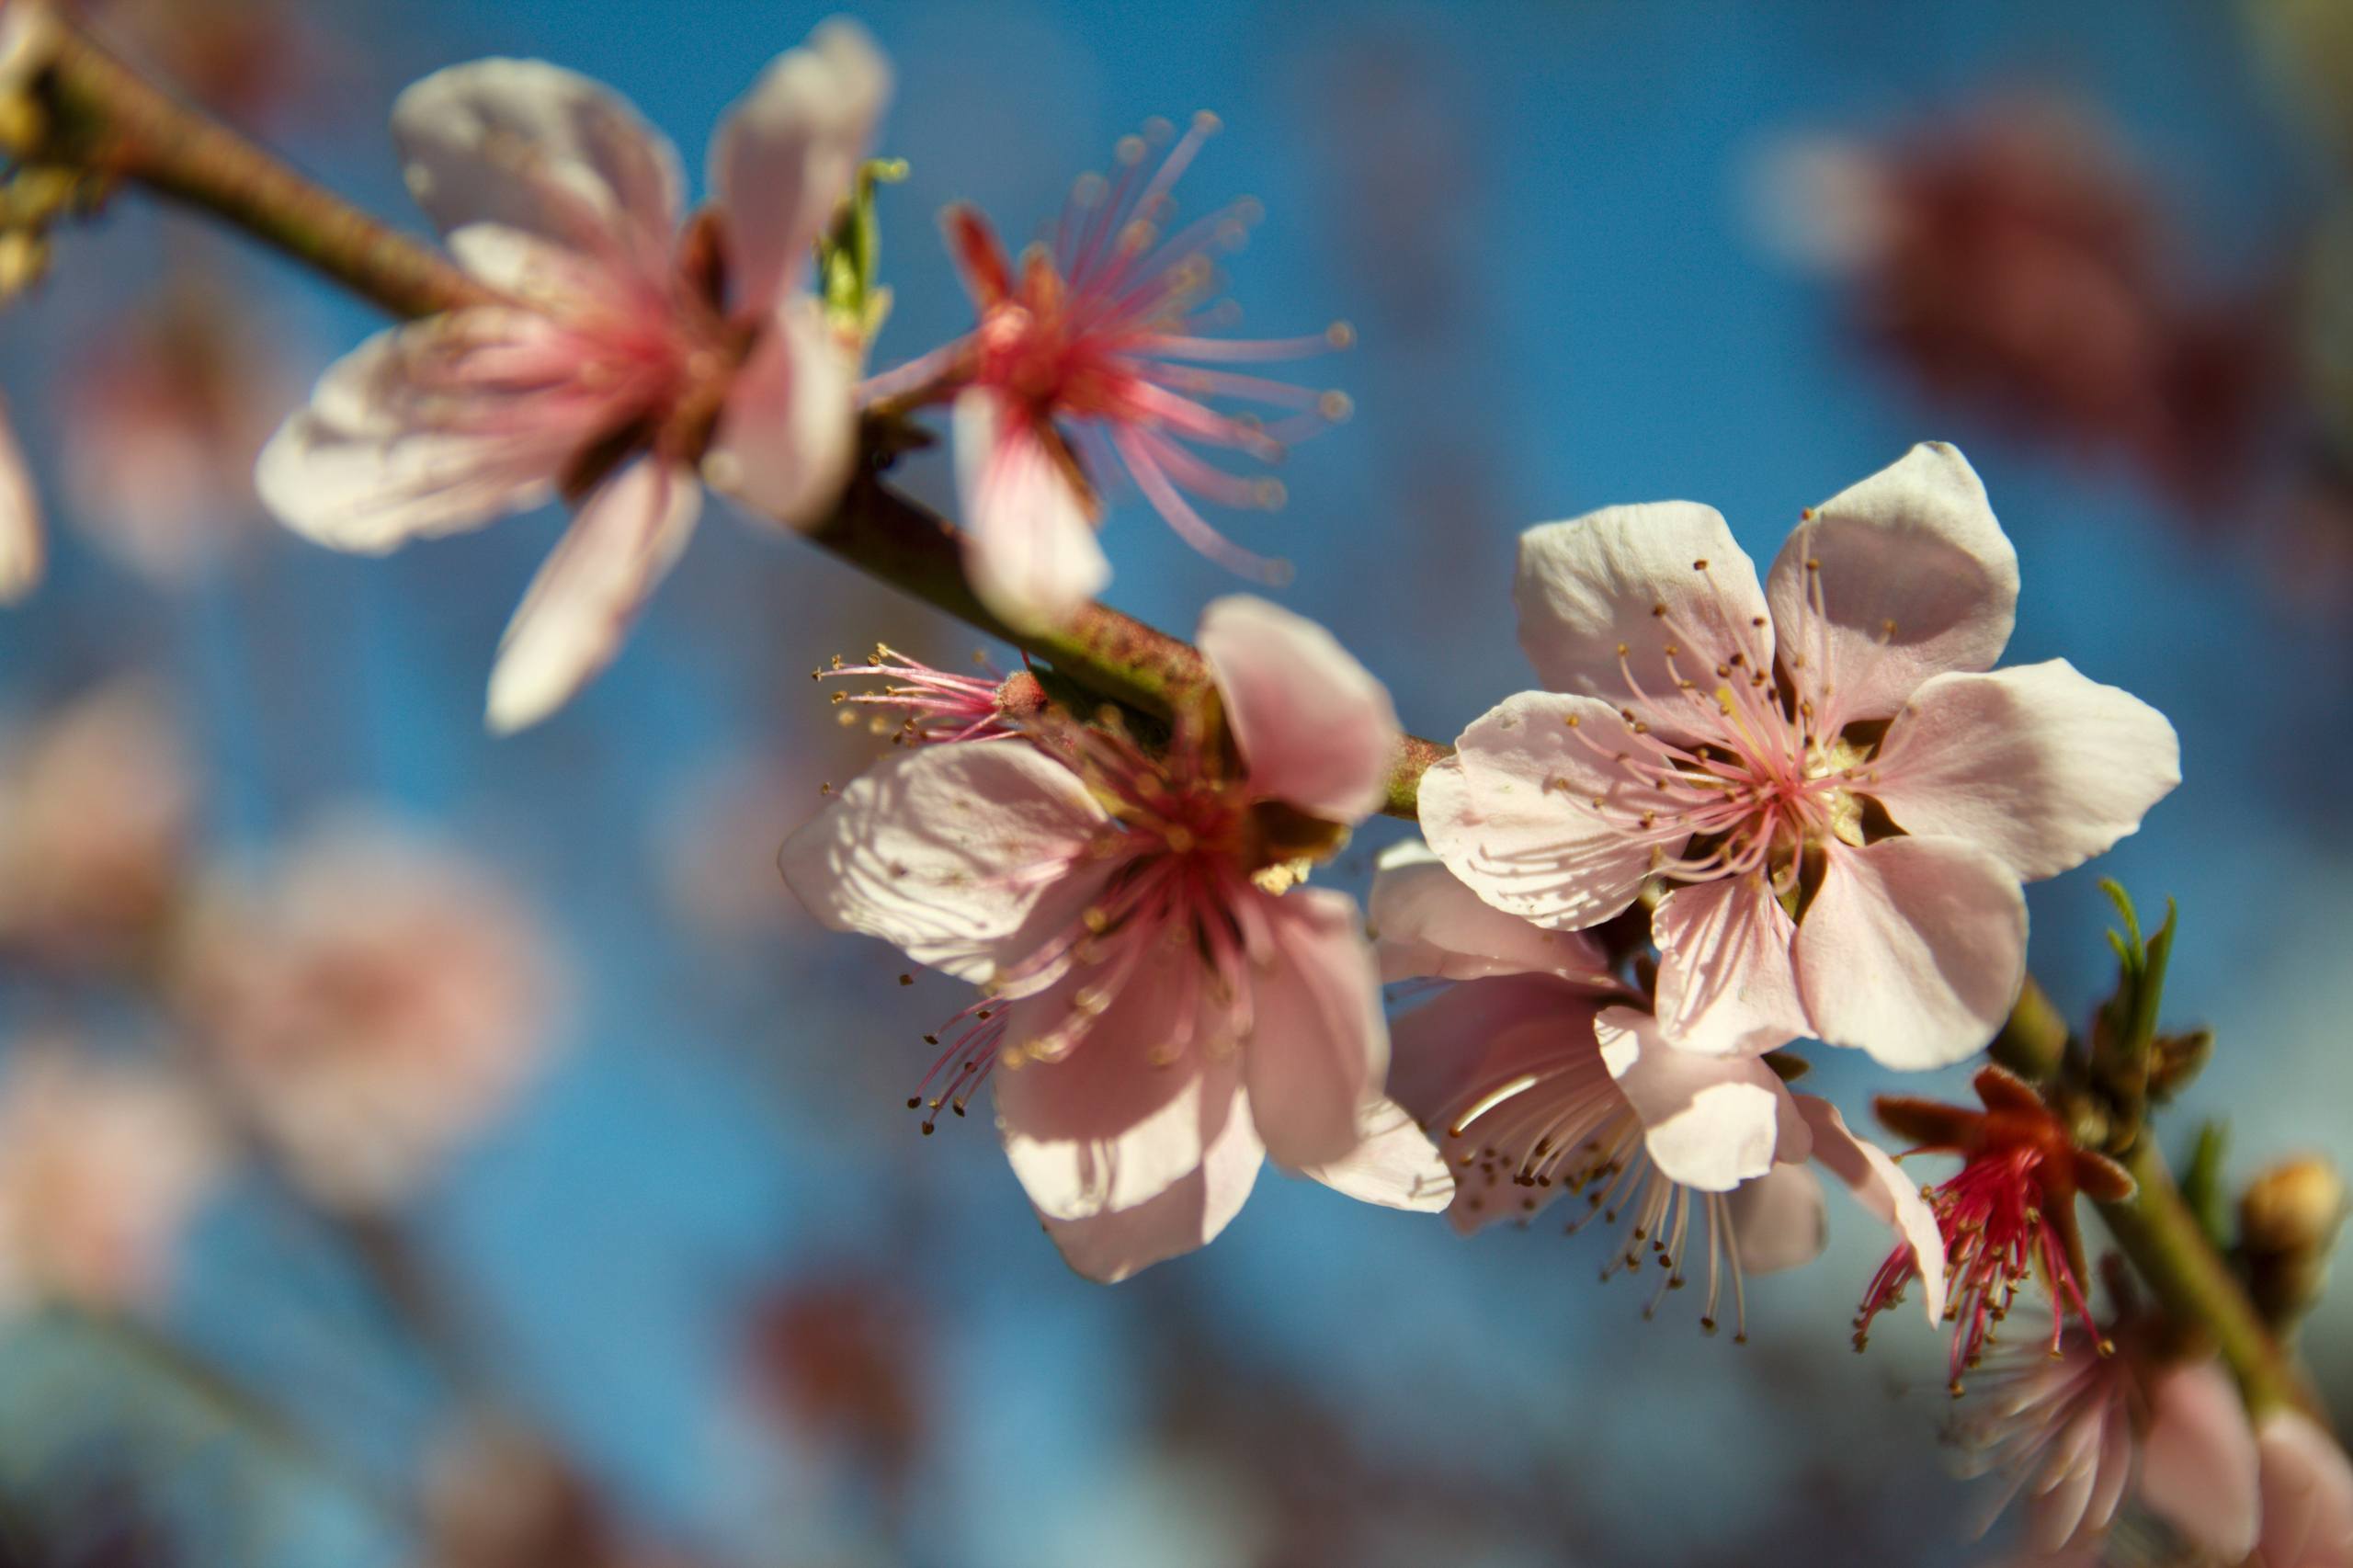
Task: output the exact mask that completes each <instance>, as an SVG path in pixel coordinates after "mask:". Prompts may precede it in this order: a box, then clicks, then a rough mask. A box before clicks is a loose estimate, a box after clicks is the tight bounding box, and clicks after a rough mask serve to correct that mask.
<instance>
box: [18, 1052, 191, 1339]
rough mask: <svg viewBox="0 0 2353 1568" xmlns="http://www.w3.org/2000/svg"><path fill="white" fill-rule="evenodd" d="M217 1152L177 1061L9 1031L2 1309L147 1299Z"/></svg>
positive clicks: (108, 1305)
mask: <svg viewBox="0 0 2353 1568" xmlns="http://www.w3.org/2000/svg"><path fill="white" fill-rule="evenodd" d="M222 1153H223V1145H222V1140H221V1138H220V1137H219V1135H218V1131H217V1129H216V1128H215V1126H214V1124H213V1122H212V1121H211V1119H210V1118H209V1117H208V1116H207V1115H206V1113H205V1108H204V1106H203V1103H202V1101H201V1100H200V1099H199V1097H198V1096H196V1095H195V1094H194V1093H193V1092H192V1091H191V1090H190V1089H189V1087H188V1085H186V1084H184V1083H183V1082H181V1080H179V1079H178V1078H176V1077H175V1076H173V1075H172V1074H168V1073H165V1072H163V1071H161V1070H160V1069H157V1068H153V1067H149V1066H143V1065H132V1064H130V1063H115V1062H97V1061H92V1060H89V1059H87V1058H85V1057H82V1056H79V1055H77V1054H75V1053H74V1051H70V1050H69V1049H67V1048H66V1047H64V1046H63V1045H61V1044H59V1043H58V1042H56V1041H53V1040H27V1041H23V1042H20V1043H19V1044H17V1046H16V1047H15V1048H14V1049H13V1050H12V1051H11V1053H10V1055H9V1058H8V1061H7V1064H6V1068H5V1069H0V1311H20V1310H23V1309H25V1308H28V1307H31V1306H34V1305H38V1304H40V1303H41V1302H44V1301H65V1302H69V1303H71V1304H73V1305H74V1306H78V1307H84V1308H87V1309H89V1310H92V1311H97V1312H114V1311H120V1310H124V1309H127V1308H132V1307H138V1306H142V1305H151V1304H153V1303H154V1302H155V1301H157V1300H158V1299H159V1298H161V1296H162V1295H163V1293H164V1292H165V1290H166V1289H168V1287H169V1284H170V1276H171V1267H172V1255H173V1251H174V1248H175V1246H176V1242H177V1240H178V1237H179V1234H180V1232H181V1231H182V1229H183V1228H184V1227H185V1226H186V1224H187V1223H188V1219H189V1217H190V1216H191V1215H192V1214H193V1213H194V1211H195V1210H196V1209H197V1207H198V1205H199V1204H200V1203H201V1202H202V1201H203V1200H204V1198H205V1196H206V1194H207V1193H208V1192H209V1190H210V1187H211V1186H212V1183H213V1181H214V1178H215V1177H216V1176H218V1175H219V1174H220V1172H221V1169H222Z"/></svg>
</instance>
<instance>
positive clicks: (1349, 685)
mask: <svg viewBox="0 0 2353 1568" xmlns="http://www.w3.org/2000/svg"><path fill="white" fill-rule="evenodd" d="M1195 641H1196V642H1198V643H1199V647H1200V650H1201V657H1202V658H1203V659H1204V660H1206V661H1207V662H1208V664H1209V667H1210V675H1211V677H1212V678H1214V679H1215V680H1216V682H1217V688H1218V695H1219V696H1220V697H1222V699H1224V703H1225V718H1226V722H1227V723H1229V724H1231V725H1232V726H1233V736H1234V740H1235V742H1236V743H1237V744H1239V745H1240V747H1241V749H1242V760H1243V763H1244V765H1245V767H1246V768H1247V769H1248V774H1249V781H1250V792H1251V793H1252V794H1253V795H1255V796H1257V797H1259V798H1260V799H1268V798H1271V799H1275V800H1280V801H1288V802H1290V804H1291V805H1294V806H1297V807H1298V808H1299V809H1300V810H1301V811H1303V812H1309V813H1310V814H1311V815H1314V816H1319V817H1324V818H1326V819H1328V820H1329V821H1332V822H1338V823H1356V822H1359V821H1361V820H1363V819H1364V818H1365V817H1367V816H1370V814H1371V813H1372V812H1375V811H1376V810H1378V809H1379V808H1380V806H1381V801H1383V800H1385V799H1386V798H1387V797H1388V793H1389V768H1390V765H1391V764H1392V762H1393V761H1395V759H1396V756H1397V744H1398V741H1399V739H1400V738H1401V737H1402V735H1403V734H1404V731H1403V730H1402V729H1400V728H1399V726H1398V723H1397V710H1396V709H1395V708H1394V707H1392V706H1391V704H1390V701H1389V689H1388V687H1384V686H1382V685H1381V683H1380V682H1379V681H1377V680H1375V679H1374V678H1373V677H1372V673H1371V672H1370V670H1367V669H1366V668H1365V667H1364V666H1363V665H1360V664H1358V662H1357V660H1356V657H1355V655H1353V654H1351V653H1349V652H1348V651H1347V649H1346V648H1343V647H1341V646H1340V642H1339V639H1337V638H1336V637H1334V636H1333V635H1332V634H1331V633H1330V632H1329V631H1325V630H1324V628H1322V627H1320V626H1318V625H1316V624H1315V623H1314V622H1313V621H1312V620H1309V619H1307V618H1306V617H1304V616H1300V615H1294V614H1292V613H1291V612H1290V610H1287V609H1284V608H1280V607H1279V606H1277V605H1271V604H1268V603H1267V601H1266V600H1264V599H1261V598H1256V597H1252V596H1251V595H1248V594H1232V595H1229V596H1227V597H1224V598H1222V599H1218V600H1215V601H1213V602H1212V603H1211V605H1210V607H1209V608H1208V609H1206V610H1204V611H1203V612H1202V614H1201V625H1200V631H1199V633H1198V635H1197V636H1196V639H1195Z"/></svg>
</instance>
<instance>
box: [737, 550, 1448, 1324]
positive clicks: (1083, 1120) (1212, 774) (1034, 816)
mask: <svg viewBox="0 0 2353 1568" xmlns="http://www.w3.org/2000/svg"><path fill="white" fill-rule="evenodd" d="M1200 647H1201V653H1202V656H1203V658H1204V659H1205V660H1206V661H1207V662H1208V664H1209V667H1210V670H1211V674H1212V676H1214V677H1215V679H1216V683H1217V689H1218V693H1219V695H1220V697H1221V698H1222V699H1223V711H1224V715H1225V718H1226V721H1227V722H1228V724H1229V725H1230V726H1231V730H1232V740H1233V745H1232V747H1231V748H1229V747H1227V746H1226V745H1224V744H1222V737H1221V736H1218V735H1215V734H1211V733H1203V727H1202V726H1201V725H1200V724H1199V722H1197V721H1192V722H1180V723H1179V725H1178V727H1177V733H1176V737H1175V740H1174V742H1173V744H1172V745H1171V747H1170V749H1169V751H1168V753H1167V755H1166V756H1163V757H1155V756H1151V755H1149V754H1147V753H1145V752H1144V751H1143V750H1142V749H1141V748H1140V747H1138V746H1137V745H1135V744H1133V743H1132V742H1131V741H1130V740H1128V739H1127V738H1125V737H1124V736H1122V735H1120V734H1117V733H1109V732H1107V731H1104V730H1099V729H1080V728H1078V727H1076V726H1074V725H1070V724H1068V723H1066V722H1064V723H1060V724H1053V725H1048V726H1044V727H1042V728H1041V729H1040V732H1039V734H1038V737H1037V744H1013V745H942V746H924V747H919V748H913V749H910V750H908V751H905V752H901V753H895V754H893V755H892V756H889V757H887V758H885V759H884V760H883V761H881V762H880V763H878V764H877V765H876V766H875V767H873V768H872V769H870V771H869V772H867V773H866V774H865V775H864V776H863V777H861V778H858V779H857V780H856V781H855V782H853V783H852V784H851V785H850V786H849V787H848V788H847V789H846V790H843V791H842V793H841V795H840V797H839V798H838V799H837V800H836V801H835V802H834V803H833V804H832V805H831V806H829V807H828V808H827V809H826V810H825V811H824V812H822V813H821V814H820V815H819V816H818V817H817V818H816V819H815V820H814V821H813V822H812V823H810V824H808V825H807V826H805V827H803V828H802V829H801V831H800V832H798V833H796V834H795V835H793V836H792V837H791V839H790V840H789V841H788V842H787V843H786V845H785V846H784V852H783V855H782V858H781V865H782V867H783V869H784V875H785V880H786V881H788V882H789V883H790V884H791V886H792V889H793V891H794V892H797V893H798V894H799V895H800V896H801V902H802V903H806V904H807V905H808V906H809V908H810V910H811V912H812V913H813V914H814V915H817V916H818V918H820V919H821V920H823V921H824V922H825V923H826V924H827V925H829V926H834V927H835V928H837V929H843V930H853V931H862V932H866V933H868V934H870V935H872V936H878V937H883V938H885V939H887V940H889V941H892V942H894V943H896V944H897V945H898V946H899V947H900V948H902V949H904V950H905V952H906V953H907V955H908V956H909V957H910V958H913V959H915V960H916V961H918V962H920V963H925V964H928V965H929V966H931V967H932V968H934V969H938V970H942V971H946V972H947V973H949V974H951V975H954V976H955V977H957V978H958V979H961V980H967V981H971V982H972V983H975V984H978V985H980V986H981V987H982V988H983V994H982V997H981V999H980V1000H979V1001H978V1002H976V1003H974V1004H973V1005H972V1006H971V1007H968V1008H966V1009H965V1010H964V1011H963V1012H962V1013H961V1014H959V1015H958V1017H957V1019H956V1021H955V1023H954V1024H953V1025H952V1026H951V1028H949V1030H946V1031H943V1036H942V1038H945V1039H946V1040H947V1044H946V1047H945V1049H944V1051H942V1053H941V1055H940V1057H939V1060H938V1062H937V1063H936V1064H935V1066H934V1068H933V1071H932V1075H931V1076H929V1077H927V1078H926V1081H925V1085H924V1086H923V1088H922V1089H921V1090H920V1091H919V1093H918V1097H917V1099H916V1100H915V1101H912V1102H910V1103H911V1104H919V1103H926V1099H927V1103H928V1104H929V1105H930V1107H931V1108H932V1110H933V1113H934V1114H935V1115H936V1114H937V1111H938V1108H939V1107H940V1106H942V1105H948V1106H949V1107H951V1108H953V1109H955V1110H957V1111H958V1112H961V1110H962V1109H963V1108H964V1105H965V1103H966V1102H967V1101H968V1100H969V1099H970V1097H971V1096H972V1094H973V1093H974V1092H975V1090H976V1089H977V1088H978V1086H979V1085H980V1084H981V1083H982V1082H983V1081H984V1080H991V1081H994V1083H995V1085H996V1108H997V1116H998V1121H999V1126H1000V1130H1001V1131H1002V1133H1003V1135H1004V1140H1005V1146H1006V1153H1007V1155H1008V1156H1009V1157H1010V1158H1011V1160H1012V1162H1013V1167H1014V1172H1015V1174H1016V1175H1017V1176H1019V1178H1020V1180H1021V1183H1022V1185H1023V1187H1025V1188H1026V1189H1027V1190H1028V1192H1029V1199H1030V1201H1031V1202H1032V1203H1033V1204H1034V1205H1035V1206H1036V1207H1037V1209H1038V1211H1039V1213H1040V1216H1041V1218H1042V1219H1043V1220H1044V1221H1045V1225H1046V1229H1047V1231H1048V1232H1049V1233H1051V1235H1052V1236H1053V1238H1054V1240H1055V1243H1056V1244H1057V1245H1059V1246H1060V1247H1061V1248H1062V1250H1063V1256H1064V1257H1066V1258H1067V1259H1068V1260H1069V1261H1070V1263H1071V1265H1072V1267H1074V1268H1076V1269H1078V1270H1079V1271H1080V1272H1081V1273H1083V1274H1086V1275H1088V1276H1089V1277H1091V1278H1097V1279H1105V1280H1111V1279H1119V1278H1125V1277H1126V1276H1127V1275H1129V1274H1131V1273H1133V1272H1135V1270H1137V1269H1139V1268H1142V1267H1145V1266H1146V1265H1148V1264H1151V1263H1154V1262H1157V1261H1158V1260H1160V1259H1162V1258H1165V1257H1169V1256H1175V1255H1176V1254H1178V1253H1182V1252H1188V1251H1190V1250H1191V1249H1192V1248H1194V1247H1197V1246H1199V1245H1201V1244H1204V1243H1206V1242H1208V1241H1209V1240H1211V1238H1212V1237H1214V1236H1215V1235H1216V1234H1217V1233H1219V1232H1220V1231H1221V1230H1222V1229H1223V1228H1224V1227H1225V1224H1226V1222H1227V1221H1230V1220H1231V1219H1233V1215H1234V1214H1235V1213H1236V1212H1237V1211H1238V1210H1240V1209H1241V1207H1242V1204H1243V1201H1244V1200H1245V1199H1246V1198H1247V1197H1248V1196H1249V1192H1250V1188H1251V1186H1252V1184H1253V1183H1254V1182H1255V1180H1256V1176H1257V1172H1258V1167H1259V1165H1260V1163H1261V1161H1262V1158H1263V1157H1264V1156H1267V1155H1271V1156H1272V1157H1273V1158H1274V1160H1275V1161H1276V1163H1277V1164H1279V1165H1284V1166H1287V1167H1289V1168H1290V1169H1293V1170H1300V1171H1305V1172H1307V1173H1308V1174H1311V1175H1314V1176H1318V1177H1319V1178H1320V1179H1323V1180H1325V1181H1326V1182H1328V1183H1329V1184H1331V1185H1333V1186H1336V1187H1339V1188H1340V1189H1341V1190H1343V1191H1347V1192H1349V1193H1351V1194H1352V1195H1354V1196H1358V1197H1362V1198H1367V1199H1370V1200H1373V1201H1381V1202H1388V1203H1392V1204H1395V1205H1400V1206H1407V1207H1417V1208H1435V1207H1438V1206H1439V1205H1441V1204H1442V1203H1443V1202H1444V1200H1445V1197H1446V1190H1445V1183H1444V1178H1443V1175H1442V1173H1441V1172H1440V1171H1439V1170H1438V1166H1437V1160H1436V1155H1435V1154H1434V1153H1433V1152H1432V1151H1431V1150H1430V1148H1429V1145H1428V1142H1427V1140H1426V1139H1424V1138H1423V1137H1422V1136H1421V1134H1420V1133H1419V1132H1418V1131H1415V1129H1414V1127H1413V1126H1412V1124H1411V1121H1410V1120H1409V1119H1407V1118H1406V1117H1405V1116H1404V1113H1403V1112H1402V1111H1401V1110H1398V1109H1397V1108H1395V1107H1393V1106H1392V1105H1390V1104H1388V1102H1386V1101H1385V1100H1383V1099H1382V1097H1381V1083H1382V1079H1383V1076H1384V1074H1385V1073H1386V1071H1387V1066H1388V1059H1389V1035H1388V1029H1387V1026H1386V1023H1385V1021H1384V1019H1383V1017H1382V1016H1381V986H1380V979H1379V976H1378V974H1377V973H1376V972H1375V970H1374V960H1373V954H1372V948H1371V945H1370V943H1369V942H1368V941H1367V940H1366V939H1365V937H1364V934H1363V930H1362V928H1361V925H1360V922H1359V920H1358V915H1357V911H1356V908H1355V905H1354V904H1353V903H1351V902H1350V901H1349V900H1348V899H1347V897H1346V896H1345V895H1343V894H1340V893H1337V892H1328V891H1325V892H1319V891H1315V890H1313V889H1303V888H1299V887H1297V886H1296V884H1297V883H1298V882H1299V881H1302V879H1303V878H1304V877H1305V876H1306V875H1307V873H1308V870H1309V869H1310V868H1311V866H1312V865H1313V862H1315V861H1317V860H1321V859H1324V858H1328V857H1329V856H1330V855H1332V854H1333V853H1335V852H1336V851H1337V849H1338V848H1339V847H1340V846H1341V844H1342V843H1343V842H1344V841H1345V840H1346V838H1347V826H1348V824H1353V823H1355V822H1357V821H1358V820H1359V819H1361V818H1362V817H1363V816H1365V815H1366V814H1367V813H1368V812H1371V811H1372V810H1373V809H1374V808H1375V807H1376V806H1377V805H1379V804H1380V802H1381V797H1382V790H1383V788H1384V779H1385V778H1386V775H1387V772H1388V768H1389V766H1390V762H1391V759H1392V754H1393V752H1394V751H1395V748H1396V746H1397V743H1398V738H1399V732H1398V728H1397V720H1396V716H1395V713H1394V712H1393V711H1392V709H1391V707H1390V702H1389V696H1388V693H1387V692H1385V691H1384V690H1382V689H1381V686H1380V684H1379V683H1378V682H1377V681H1375V680H1374V679H1373V678H1372V676H1370V675H1369V674H1367V673H1366V672H1365V670H1364V669H1363V667H1362V666H1361V665H1358V664H1357V662H1356V661H1355V660H1354V659H1353V658H1351V657H1349V656H1348V654H1347V653H1346V652H1345V651H1344V650H1343V649H1342V648H1341V647H1340V645H1339V644H1338V643H1337V642H1335V641H1334V640H1333V638H1332V637H1331V635H1330V633H1328V632H1326V631H1324V630H1323V629H1322V628H1320V627H1318V626H1315V625H1313V623H1312V622H1309V621H1306V620H1302V619H1300V618H1299V617H1297V616H1294V615H1292V614H1290V612H1288V611H1286V610H1282V609H1279V608H1275V607H1274V606H1272V605H1269V604H1267V603H1265V602H1263V601H1261V600H1258V599H1254V598H1248V597H1233V598H1226V599H1221V600H1219V601H1217V602H1216V603H1214V604H1212V605H1211V606H1210V608H1209V610H1208V611H1207V613H1206V614H1205V615H1204V616H1203V617H1202V619H1201V628H1200ZM1000 1068H1002V1069H1003V1071H998V1069H1000ZM929 1125H930V1123H929V1121H928V1120H927V1121H926V1128H928V1127H929Z"/></svg>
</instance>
